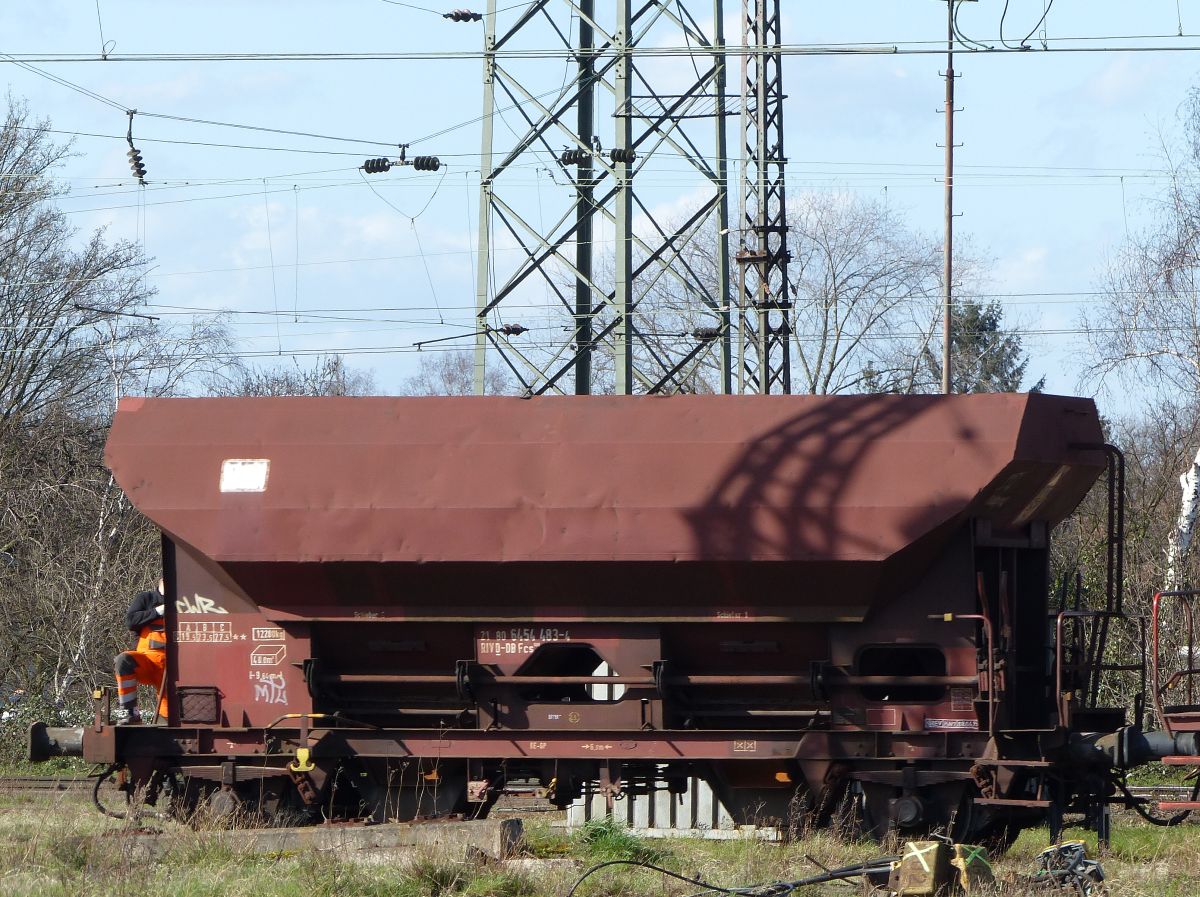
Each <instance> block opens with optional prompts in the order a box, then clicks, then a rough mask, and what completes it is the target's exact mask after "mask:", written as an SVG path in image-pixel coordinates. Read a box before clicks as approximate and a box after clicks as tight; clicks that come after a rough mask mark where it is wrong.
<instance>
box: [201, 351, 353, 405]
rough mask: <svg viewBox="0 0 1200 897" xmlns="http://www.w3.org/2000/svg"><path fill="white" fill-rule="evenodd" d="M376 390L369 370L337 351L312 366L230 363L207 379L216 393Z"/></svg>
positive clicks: (336, 393)
mask: <svg viewBox="0 0 1200 897" xmlns="http://www.w3.org/2000/svg"><path fill="white" fill-rule="evenodd" d="M375 391H376V390H375V377H374V375H373V374H372V373H371V372H370V371H356V370H354V369H352V368H350V367H349V366H348V365H347V364H346V360H345V359H344V358H342V356H340V355H324V356H321V357H319V358H318V359H317V360H316V361H315V362H314V363H313V365H312V367H303V366H301V364H300V363H299V362H298V361H296V362H294V363H293V364H292V365H290V366H289V365H277V366H275V367H254V366H248V365H242V364H234V365H231V366H230V367H229V368H228V369H227V370H225V371H222V372H221V374H220V376H219V377H211V378H210V379H209V381H208V392H209V394H211V395H215V396H369V395H371V394H372V393H374V392H375Z"/></svg>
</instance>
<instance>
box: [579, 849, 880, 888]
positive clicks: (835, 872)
mask: <svg viewBox="0 0 1200 897" xmlns="http://www.w3.org/2000/svg"><path fill="white" fill-rule="evenodd" d="M899 860H900V857H898V856H887V857H879V858H878V859H875V860H870V861H869V862H866V863H858V864H856V865H853V866H843V867H841V868H840V869H827V870H825V871H824V872H822V873H820V874H819V875H813V876H809V877H808V878H798V879H796V880H795V881H777V882H774V883H772V884H765V885H750V886H747V887H740V888H725V887H721V886H720V885H714V884H709V883H708V882H706V881H704V880H702V879H699V878H692V877H690V876H687V875H680V874H679V873H678V872H672V871H671V870H670V869H664V868H663V867H662V866H656V865H654V864H653V863H646V862H643V861H640V860H609V861H607V862H605V863H597V864H596V865H595V866H592V867H591V868H590V869H588V870H586V871H585V872H584V873H583V874H582V875H580V876H579V878H577V879H575V883H574V884H573V885H571V889H570V890H569V891H567V893H566V897H574V895H575V892H576V891H577V890H578V889H579V886H580V885H581V884H583V882H584V881H585V880H586V879H588V878H590V877H591V876H592V875H594V874H595V873H597V872H599V871H600V870H601V869H605V868H608V867H609V866H640V867H641V868H643V869H649V870H650V871H652V872H661V873H662V874H663V875H666V876H668V877H670V878H674V879H676V880H677V881H682V882H686V883H687V884H691V885H696V886H697V887H701V888H704V889H705V891H704V893H705V894H728V895H730V897H782V895H785V894H790V893H791V892H792V891H794V890H796V889H797V888H803V887H808V886H809V885H819V884H825V883H827V882H831V881H845V880H847V879H850V878H858V877H860V876H863V875H869V874H872V873H882V872H888V871H890V870H891V867H892V863H895V862H898V861H899Z"/></svg>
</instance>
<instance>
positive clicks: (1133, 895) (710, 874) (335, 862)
mask: <svg viewBox="0 0 1200 897" xmlns="http://www.w3.org/2000/svg"><path fill="white" fill-rule="evenodd" d="M153 825H154V826H155V827H156V828H157V829H160V830H161V831H162V838H163V839H164V840H165V842H166V844H167V853H166V855H165V856H164V857H162V858H161V859H159V860H157V861H153V862H151V861H149V860H146V859H144V858H141V857H139V856H137V855H135V854H134V853H133V852H131V850H130V844H131V839H130V838H129V837H128V836H129V835H130V834H132V833H133V826H132V825H130V824H126V823H123V822H120V821H118V820H112V819H107V818H105V817H102V816H100V815H99V814H98V813H95V812H94V811H93V810H92V809H91V807H90V805H89V803H88V801H87V798H86V796H83V795H80V794H76V793H67V794H62V793H59V794H50V795H46V794H17V795H0V893H2V894H4V895H5V897H8V895H12V897H26V895H28V897H59V895H61V897H108V895H111V894H120V893H130V892H140V891H142V890H147V889H149V890H152V891H153V893H154V894H155V895H156V897H159V895H161V897H171V895H181V897H208V895H212V897H217V895H222V897H224V895H230V897H243V895H244V897H385V895H386V897H551V895H559V897H561V895H563V894H565V893H566V891H567V890H568V889H569V887H570V886H571V884H572V882H574V880H575V879H576V877H577V876H578V875H579V874H580V873H581V872H582V871H583V870H584V869H586V868H588V867H589V866H591V865H592V864H594V863H598V862H603V861H605V860H613V859H619V860H633V861H644V862H654V863H656V864H659V865H662V866H664V867H666V868H668V869H671V870H674V871H677V872H680V873H682V874H685V875H688V876H692V877H696V878H700V879H702V880H704V881H707V882H711V883H715V884H721V885H743V886H744V885H753V884H762V883H766V882H772V881H779V880H784V879H792V878H799V877H802V876H805V875H811V874H813V873H815V872H817V871H818V870H819V868H820V866H830V867H832V866H842V865H848V864H851V863H855V862H860V861H863V860H868V859H871V858H873V857H875V856H878V855H880V853H881V852H882V851H881V848H879V847H878V846H877V845H874V844H869V843H847V842H844V841H841V840H838V839H837V838H834V837H832V836H831V835H829V834H828V833H823V832H822V833H816V834H814V835H811V836H809V837H806V838H805V839H804V840H803V841H799V842H796V843H791V844H773V843H768V842H763V841H759V840H755V839H750V838H746V839H737V840H730V841H704V840H699V839H668V840H660V839H650V838H643V837H640V836H638V835H637V834H636V833H634V832H631V831H629V830H628V829H626V828H624V827H623V826H621V825H619V824H615V823H612V822H608V821H596V822H593V823H592V824H590V825H588V826H586V827H584V828H583V829H581V830H579V831H577V832H574V833H572V834H567V833H565V832H564V831H563V830H561V829H559V828H556V827H553V826H551V825H548V824H546V823H544V822H534V823H531V824H530V825H529V826H528V829H527V834H528V845H529V852H530V853H531V854H532V855H534V856H538V857H542V858H546V859H549V860H551V862H549V863H542V864H537V863H534V864H533V865H532V866H530V865H523V864H521V863H513V864H506V863H497V862H494V861H488V860H487V859H486V858H484V857H479V856H475V857H465V856H464V853H463V852H462V851H459V850H455V849H454V848H451V847H446V848H441V849H424V850H419V851H414V852H412V853H399V852H398V853H397V854H396V855H395V856H392V855H388V856H387V857H385V858H382V859H381V858H379V857H376V858H375V861H373V862H367V860H369V859H371V858H370V857H369V856H365V855H364V856H362V857H359V858H354V857H350V856H347V855H345V854H344V853H342V852H319V851H307V852H297V853H294V854H289V855H284V856H269V855H260V854H253V853H249V852H248V851H246V850H244V848H243V842H244V840H245V838H244V836H243V835H241V834H240V833H239V832H236V831H226V830H215V829H206V830H200V831H197V830H194V829H192V828H188V827H184V826H181V825H177V824H174V823H161V822H154V823H153ZM1074 834H1076V833H1075V832H1071V831H1069V832H1068V835H1069V836H1072V835H1074ZM1047 838H1048V835H1047V832H1046V831H1045V830H1032V831H1028V832H1025V833H1023V834H1022V836H1021V837H1020V838H1019V839H1018V841H1017V843H1016V844H1015V845H1014V846H1013V849H1012V850H1011V851H1010V852H1009V853H1008V854H1007V855H1006V856H1004V857H1003V858H1000V859H998V860H997V861H996V867H997V870H998V872H999V873H1000V874H1001V876H1002V877H1008V878H1012V877H1013V876H1015V875H1017V874H1020V873H1026V874H1027V873H1031V872H1032V871H1033V870H1034V868H1035V865H1036V858H1037V855H1038V854H1039V853H1040V852H1041V851H1042V850H1043V849H1044V848H1045V847H1046V846H1047ZM1084 840H1089V839H1088V838H1085V839H1084ZM1090 843H1091V844H1092V845H1093V848H1094V838H1091V839H1090ZM1102 861H1103V863H1104V866H1105V870H1106V872H1107V874H1108V878H1109V884H1110V893H1111V894H1112V895H1113V897H1184V895H1188V897H1193V895H1197V894H1200V826H1187V825H1185V826H1181V827H1178V828H1174V829H1157V828H1152V827H1150V826H1146V825H1143V824H1141V823H1137V822H1132V821H1129V820H1126V819H1125V818H1122V819H1120V820H1119V821H1118V822H1117V824H1116V826H1115V828H1114V839H1113V848H1112V851H1111V852H1110V853H1109V854H1108V855H1107V856H1104V857H1103V858H1102ZM698 890H700V888H697V887H695V886H691V885H688V884H685V883H683V882H678V881H674V880H671V879H667V878H664V877H663V876H661V875H659V874H657V873H654V872H651V871H648V870H644V869H637V868H632V867H613V868H608V869H604V870H602V871H601V872H599V873H597V874H596V875H594V876H592V877H591V878H590V879H588V880H587V881H586V882H585V883H584V885H583V887H582V888H581V889H580V891H579V893H580V895H581V897H650V895H653V897H681V895H685V894H690V893H694V892H696V891H698ZM853 893H857V890H856V889H851V888H849V887H847V886H845V885H841V886H830V887H827V888H824V889H808V890H805V891H802V892H799V894H798V897H833V895H837V894H842V895H848V894H853ZM1004 893H1006V894H1007V895H1012V897H1016V895H1020V894H1023V893H1024V891H1022V890H1021V889H1019V888H1013V887H1009V888H1008V889H1006V890H1005V892H1004Z"/></svg>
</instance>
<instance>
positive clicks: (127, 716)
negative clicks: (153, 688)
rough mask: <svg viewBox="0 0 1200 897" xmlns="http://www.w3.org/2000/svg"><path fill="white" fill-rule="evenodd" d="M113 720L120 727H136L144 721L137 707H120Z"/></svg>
mask: <svg viewBox="0 0 1200 897" xmlns="http://www.w3.org/2000/svg"><path fill="white" fill-rule="evenodd" d="M113 719H114V720H115V721H116V724H117V725H118V726H136V725H138V724H139V723H141V721H142V714H141V713H140V712H138V709H137V705H136V704H135V705H132V706H129V707H118V708H117V710H116V712H115V713H114V714H113Z"/></svg>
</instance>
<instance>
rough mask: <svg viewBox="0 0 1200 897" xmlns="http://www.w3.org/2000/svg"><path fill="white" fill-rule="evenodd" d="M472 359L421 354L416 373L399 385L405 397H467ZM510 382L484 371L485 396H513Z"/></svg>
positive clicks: (471, 388)
mask: <svg viewBox="0 0 1200 897" xmlns="http://www.w3.org/2000/svg"><path fill="white" fill-rule="evenodd" d="M474 377H475V359H474V356H473V355H472V354H471V353H470V352H461V351H451V352H448V351H444V350H443V351H438V350H430V351H426V352H423V353H421V357H420V361H419V362H418V365H417V373H416V374H414V375H413V376H411V377H409V378H408V379H407V380H405V381H404V382H403V383H402V384H401V385H400V394H401V395H404V396H469V395H472V394H473V393H474V392H475V388H474ZM515 391H516V389H515V386H514V384H513V381H512V379H511V378H509V377H508V376H507V375H506V373H505V372H504V371H503V370H501V369H499V368H496V367H490V368H488V369H487V373H486V374H485V377H484V392H485V393H486V394H487V395H512V394H513V393H514V392H515Z"/></svg>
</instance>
